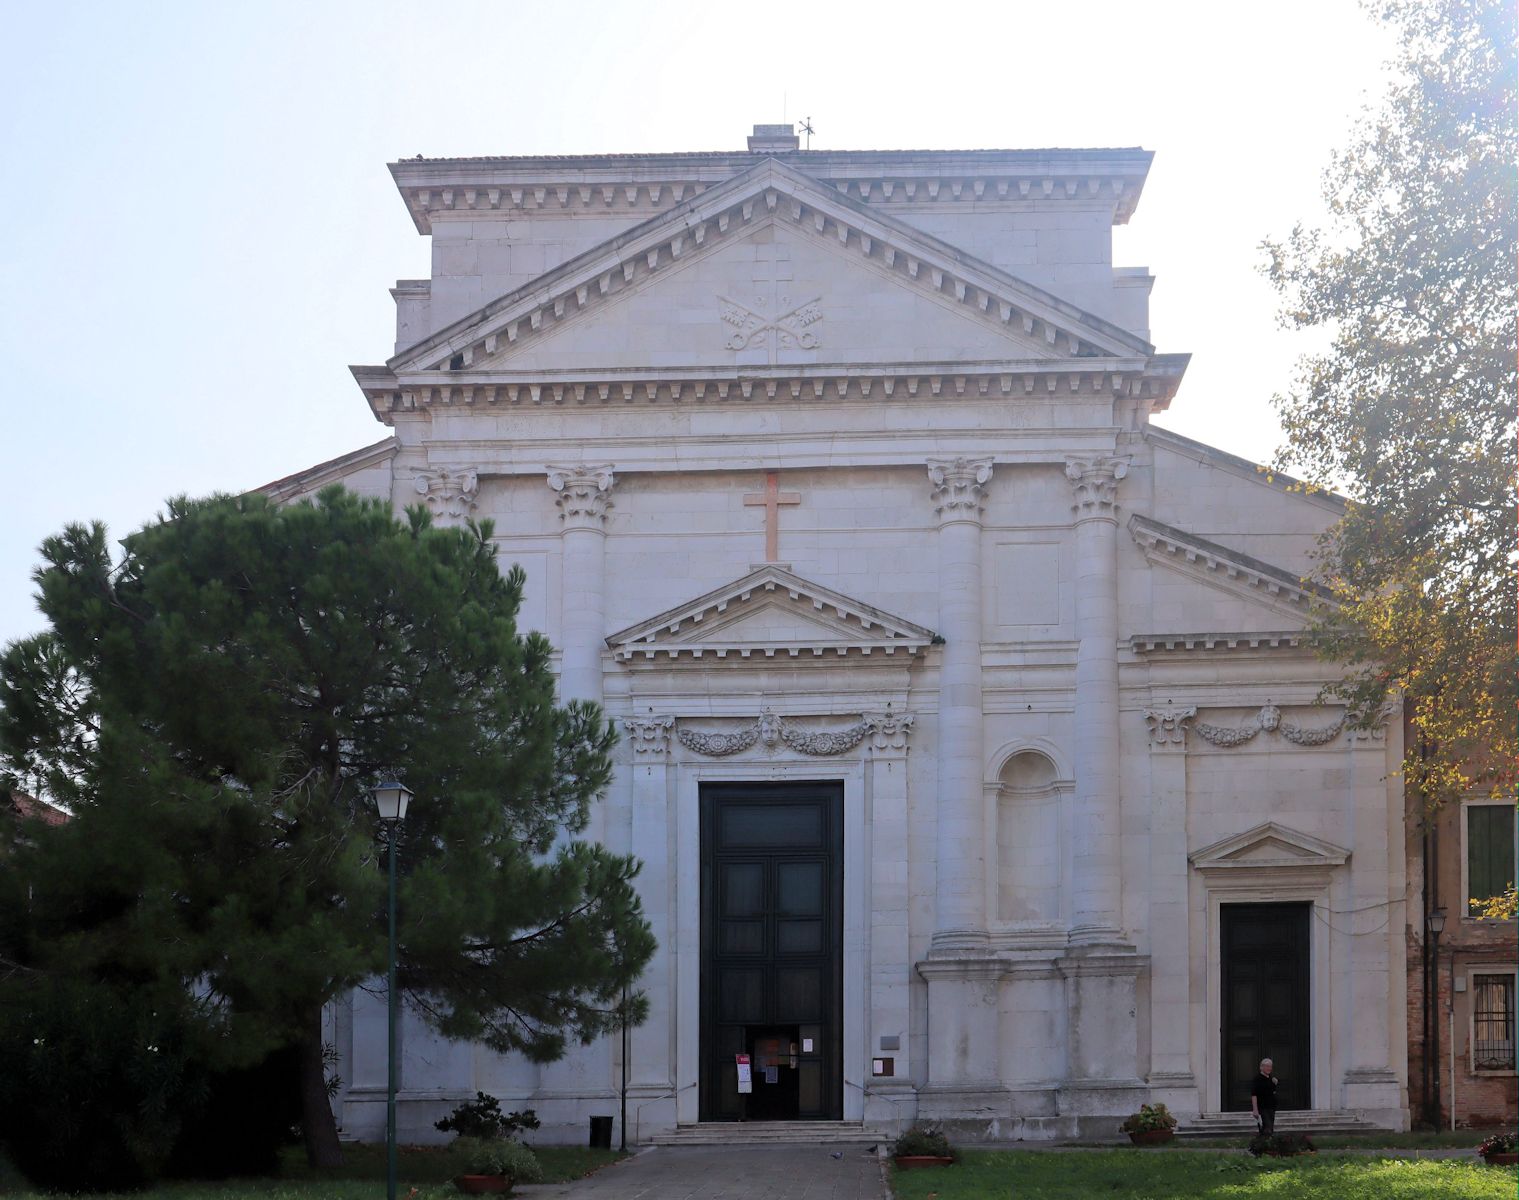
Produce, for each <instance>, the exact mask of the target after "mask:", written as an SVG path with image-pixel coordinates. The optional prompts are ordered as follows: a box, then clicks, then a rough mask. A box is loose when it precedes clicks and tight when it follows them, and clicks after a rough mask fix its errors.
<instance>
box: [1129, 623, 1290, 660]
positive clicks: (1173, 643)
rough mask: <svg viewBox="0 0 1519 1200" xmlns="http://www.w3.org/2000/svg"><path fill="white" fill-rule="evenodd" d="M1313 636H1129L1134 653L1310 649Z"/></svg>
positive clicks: (1283, 632) (1276, 633)
mask: <svg viewBox="0 0 1519 1200" xmlns="http://www.w3.org/2000/svg"><path fill="white" fill-rule="evenodd" d="M1312 646H1313V635H1312V634H1310V633H1308V632H1307V631H1305V630H1302V629H1289V630H1276V631H1273V632H1270V633H1136V634H1135V635H1134V636H1133V637H1131V638H1130V639H1129V649H1131V650H1132V651H1133V652H1134V653H1135V654H1165V653H1169V652H1172V651H1175V652H1182V653H1184V652H1187V651H1196V650H1213V651H1227V650H1304V651H1306V650H1311V648H1312Z"/></svg>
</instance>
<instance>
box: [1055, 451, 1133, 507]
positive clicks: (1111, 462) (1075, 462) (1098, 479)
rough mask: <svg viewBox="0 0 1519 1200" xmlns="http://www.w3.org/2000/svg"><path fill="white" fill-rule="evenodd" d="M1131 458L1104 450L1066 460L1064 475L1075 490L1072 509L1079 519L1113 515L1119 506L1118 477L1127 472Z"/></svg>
mask: <svg viewBox="0 0 1519 1200" xmlns="http://www.w3.org/2000/svg"><path fill="white" fill-rule="evenodd" d="M1131 461H1132V460H1130V459H1128V458H1115V457H1112V456H1110V455H1106V454H1096V455H1083V456H1080V457H1072V458H1068V459H1066V460H1065V477H1066V479H1068V480H1070V483H1071V488H1072V489H1073V491H1074V492H1075V498H1074V499H1073V500H1072V501H1071V511H1073V512H1074V513H1075V514H1076V516H1077V519H1078V520H1080V519H1084V518H1087V517H1106V518H1108V519H1109V520H1112V519H1114V515H1115V512H1116V510H1117V508H1118V481H1119V480H1120V479H1122V478H1124V476H1126V475H1127V474H1128V473H1129V463H1130V462H1131Z"/></svg>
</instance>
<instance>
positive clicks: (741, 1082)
mask: <svg viewBox="0 0 1519 1200" xmlns="http://www.w3.org/2000/svg"><path fill="white" fill-rule="evenodd" d="M733 1061H734V1063H735V1064H736V1065H737V1067H738V1094H739V1095H740V1096H747V1095H749V1094H750V1093H751V1092H752V1091H754V1076H753V1074H752V1073H751V1072H750V1069H749V1056H748V1055H747V1054H735V1055H734V1056H733Z"/></svg>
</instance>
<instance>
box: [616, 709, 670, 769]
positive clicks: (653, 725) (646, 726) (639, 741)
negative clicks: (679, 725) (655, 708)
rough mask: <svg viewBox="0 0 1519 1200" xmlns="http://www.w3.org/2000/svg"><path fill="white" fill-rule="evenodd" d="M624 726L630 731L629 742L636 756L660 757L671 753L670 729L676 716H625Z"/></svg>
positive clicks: (645, 757)
mask: <svg viewBox="0 0 1519 1200" xmlns="http://www.w3.org/2000/svg"><path fill="white" fill-rule="evenodd" d="M622 727H623V728H624V729H626V730H627V731H628V744H629V745H631V746H632V747H633V756H634V757H635V758H644V759H647V758H659V757H663V756H664V755H665V754H667V753H669V750H670V730H672V729H674V728H675V718H674V717H669V716H666V717H624V718H623V721H622Z"/></svg>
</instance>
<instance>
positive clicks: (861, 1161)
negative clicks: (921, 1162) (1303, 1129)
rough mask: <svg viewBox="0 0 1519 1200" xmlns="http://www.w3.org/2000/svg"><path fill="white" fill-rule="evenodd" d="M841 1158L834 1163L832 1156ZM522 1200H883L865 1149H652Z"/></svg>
mask: <svg viewBox="0 0 1519 1200" xmlns="http://www.w3.org/2000/svg"><path fill="white" fill-rule="evenodd" d="M835 1154H838V1155H839V1157H838V1158H834V1157H833V1155H835ZM517 1190H518V1192H519V1193H520V1194H521V1195H522V1196H523V1197H524V1200H527V1198H528V1197H531V1198H532V1200H538V1198H539V1197H543V1198H545V1200H546V1198H548V1197H554V1198H555V1200H599V1198H600V1197H610V1196H618V1197H622V1198H624V1200H654V1198H655V1197H658V1200H882V1198H883V1197H886V1196H887V1195H888V1193H887V1191H886V1187H885V1184H884V1183H883V1181H882V1178H881V1165H880V1162H879V1160H878V1159H877V1158H876V1155H875V1151H874V1150H867V1148H866V1146H865V1145H864V1144H861V1145H858V1146H852V1145H844V1146H839V1145H829V1146H815V1145H792V1146H655V1147H653V1148H652V1149H649V1150H644V1151H642V1152H641V1153H639V1154H637V1155H635V1156H634V1157H632V1158H630V1159H625V1160H624V1161H622V1162H620V1163H617V1164H616V1165H615V1166H611V1167H605V1168H603V1169H602V1170H600V1171H597V1172H596V1174H594V1175H592V1176H591V1177H590V1178H589V1179H582V1180H579V1181H577V1182H575V1183H567V1184H554V1185H546V1186H542V1187H532V1188H527V1187H523V1188H518V1189H517Z"/></svg>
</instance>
